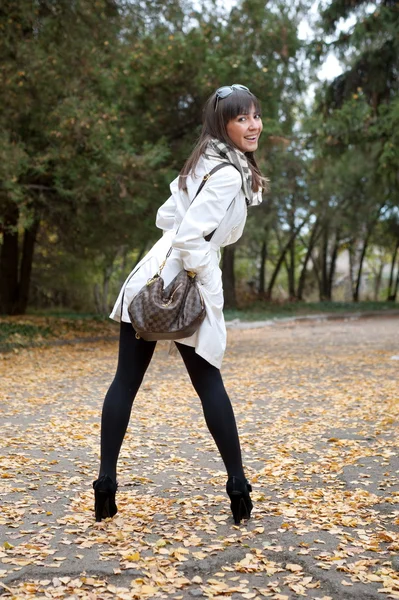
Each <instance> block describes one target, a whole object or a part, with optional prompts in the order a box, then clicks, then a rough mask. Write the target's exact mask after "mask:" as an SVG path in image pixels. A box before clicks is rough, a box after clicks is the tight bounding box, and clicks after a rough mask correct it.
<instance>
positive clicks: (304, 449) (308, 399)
mask: <svg viewBox="0 0 399 600" xmlns="http://www.w3.org/2000/svg"><path fill="white" fill-rule="evenodd" d="M116 352H117V344H116V343H115V342H101V343H88V344H79V345H77V346H68V347H53V348H43V349H38V348H35V349H31V350H25V351H23V352H21V353H19V354H14V355H13V354H9V355H3V360H2V361H1V363H0V367H1V371H2V386H1V388H2V389H1V395H2V397H1V401H0V409H1V424H0V435H1V446H2V451H1V462H0V467H1V470H0V504H1V512H0V594H1V591H3V595H4V597H5V598H6V597H14V598H40V597H42V598H45V597H50V598H52V597H58V598H90V599H95V598H153V597H154V598H158V597H163V598H176V600H178V599H180V600H182V599H183V600H185V599H190V598H193V597H200V598H201V597H208V598H219V599H220V598H232V599H233V600H234V599H238V598H255V599H260V598H264V597H266V598H267V597H268V598H274V599H275V600H287V599H289V600H291V599H293V598H301V597H302V598H313V599H323V600H327V599H332V600H338V599H352V598H353V599H361V600H367V599H377V598H399V559H398V551H399V506H398V499H399V486H398V482H399V458H398V412H399V393H398V392H399V386H398V380H399V377H398V370H399V318H398V317H387V318H378V319H377V318H376V319H373V318H368V319H365V320H364V319H359V320H345V319H343V320H336V321H323V322H319V321H317V320H315V321H310V322H294V323H290V322H286V323H283V324H279V325H276V326H270V327H267V328H259V329H236V330H235V329H232V330H230V331H229V341H228V352H227V354H226V359H225V362H224V365H223V369H222V372H223V376H224V380H225V385H226V387H227V389H228V391H229V393H230V396H231V399H232V403H233V406H234V409H235V412H236V416H237V422H238V427H239V431H240V434H241V440H242V447H243V455H244V462H245V467H246V471H247V475H248V478H249V479H250V480H251V481H252V483H253V488H254V492H253V499H254V505H255V509H254V512H253V517H252V519H251V520H250V521H248V522H245V523H243V524H242V525H241V526H240V527H235V526H234V524H233V521H232V518H231V514H230V512H229V506H228V499H227V497H226V495H225V492H224V485H225V475H224V471H223V465H222V463H221V461H220V459H219V457H218V455H217V452H216V450H215V447H214V444H213V441H212V439H211V438H210V436H209V433H208V431H207V429H206V426H205V424H204V422H203V417H202V413H201V409H200V405H199V401H198V400H197V398H196V397H195V394H194V392H193V390H192V388H191V386H190V384H189V382H188V379H187V376H186V374H185V371H184V366H183V365H182V363H181V362H180V360H179V359H174V358H171V357H168V356H167V352H166V348H165V346H159V348H157V351H156V354H155V357H154V360H153V363H152V364H151V366H150V369H149V372H148V374H147V376H146V378H145V381H144V384H143V386H142V389H141V391H140V393H139V395H138V397H137V399H136V402H135V405H134V409H133V415H132V419H131V423H130V426H129V431H128V435H127V437H126V440H125V444H124V447H123V451H122V455H121V459H120V468H119V474H118V479H119V490H118V494H117V503H118V507H119V513H118V515H117V516H116V517H115V518H114V519H112V520H110V521H107V522H103V523H101V524H96V523H95V522H94V515H93V498H92V490H91V482H92V480H93V479H95V477H96V472H97V465H98V452H99V448H98V438H99V415H100V410H101V404H102V399H103V396H104V393H105V391H106V389H107V386H108V385H109V383H110V380H111V379H112V374H113V371H114V369H115V364H116Z"/></svg>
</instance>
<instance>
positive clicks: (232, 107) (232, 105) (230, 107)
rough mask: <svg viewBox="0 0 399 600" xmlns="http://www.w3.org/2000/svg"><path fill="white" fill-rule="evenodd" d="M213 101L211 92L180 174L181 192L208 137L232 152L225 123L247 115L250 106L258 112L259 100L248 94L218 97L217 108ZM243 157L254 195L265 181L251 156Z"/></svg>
mask: <svg viewBox="0 0 399 600" xmlns="http://www.w3.org/2000/svg"><path fill="white" fill-rule="evenodd" d="M216 100H217V99H216V92H214V93H213V94H212V96H210V98H208V100H207V101H206V103H205V106H204V111H203V124H202V131H201V134H200V137H199V139H198V142H197V143H196V145H195V147H194V150H193V151H192V153H191V154H190V156H189V158H188V159H187V161H186V163H185V165H184V167H183V168H182V170H181V171H180V176H179V188H180V189H182V190H187V183H186V181H187V176H188V174H189V173H195V168H196V166H197V163H198V161H199V159H200V157H201V156H202V154H204V152H205V149H206V147H207V145H208V143H209V142H210V140H211V139H212V138H217V139H218V140H221V141H222V142H224V143H225V144H227V145H228V146H230V148H233V149H235V146H234V144H233V142H232V141H231V139H230V138H229V136H228V134H227V124H228V123H229V121H231V120H232V119H235V118H236V117H238V115H247V114H249V112H250V110H251V108H252V107H254V108H255V112H257V113H259V114H260V113H261V107H260V102H259V100H258V99H257V97H256V96H254V95H253V94H252V93H251V92H249V91H248V92H246V91H245V90H240V89H234V91H233V92H232V93H231V94H230V95H229V96H227V97H226V98H223V99H220V98H219V100H218V101H217V106H216ZM215 107H216V110H215ZM245 156H246V157H247V159H248V164H249V168H250V169H251V172H252V190H253V191H254V192H257V191H258V190H260V189H266V188H267V182H268V180H267V179H266V178H265V177H262V174H261V172H260V169H259V167H258V164H257V162H256V159H255V155H254V153H253V152H245Z"/></svg>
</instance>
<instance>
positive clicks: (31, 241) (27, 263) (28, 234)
mask: <svg viewBox="0 0 399 600" xmlns="http://www.w3.org/2000/svg"><path fill="white" fill-rule="evenodd" d="M39 226H40V217H39V214H38V213H37V212H36V214H35V216H34V220H33V223H32V225H31V226H30V227H29V229H25V232H24V241H23V246H22V258H21V268H20V273H19V286H18V300H17V306H16V311H15V312H16V313H17V314H20V315H23V314H25V312H26V309H27V307H28V300H29V287H30V280H31V274H32V264H33V256H34V251H35V244H36V238H37V234H38V232H39Z"/></svg>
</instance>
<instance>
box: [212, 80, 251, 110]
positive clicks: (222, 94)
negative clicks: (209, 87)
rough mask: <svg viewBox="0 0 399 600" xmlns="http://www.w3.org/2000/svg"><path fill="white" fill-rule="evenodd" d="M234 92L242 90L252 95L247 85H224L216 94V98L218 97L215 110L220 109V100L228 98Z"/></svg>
mask: <svg viewBox="0 0 399 600" xmlns="http://www.w3.org/2000/svg"><path fill="white" fill-rule="evenodd" d="M234 90H241V91H244V92H248V93H249V94H250V93H251V92H250V91H249V89H248V88H247V87H246V86H245V85H240V84H239V83H233V85H223V86H222V87H220V88H218V89H217V90H216V93H215V97H216V104H215V110H216V109H217V107H218V103H219V100H223V99H224V98H227V96H230V94H232V93H233V92H234Z"/></svg>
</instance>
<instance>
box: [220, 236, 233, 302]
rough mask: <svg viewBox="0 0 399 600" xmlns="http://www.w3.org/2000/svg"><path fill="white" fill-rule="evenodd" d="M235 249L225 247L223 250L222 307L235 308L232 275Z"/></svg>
mask: <svg viewBox="0 0 399 600" xmlns="http://www.w3.org/2000/svg"><path fill="white" fill-rule="evenodd" d="M234 255H235V247H234V246H233V245H230V246H226V247H225V248H224V250H223V260H222V281H223V291H224V307H225V308H237V298H236V288H235V275H234Z"/></svg>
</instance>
